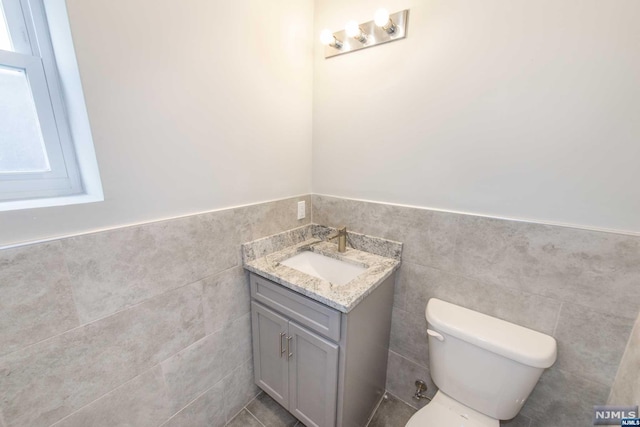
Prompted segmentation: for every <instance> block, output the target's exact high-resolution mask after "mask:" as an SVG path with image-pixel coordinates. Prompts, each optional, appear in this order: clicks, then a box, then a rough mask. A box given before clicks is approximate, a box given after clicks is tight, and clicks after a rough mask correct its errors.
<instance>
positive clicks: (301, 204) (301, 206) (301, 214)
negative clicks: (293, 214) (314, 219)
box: [298, 200, 307, 219]
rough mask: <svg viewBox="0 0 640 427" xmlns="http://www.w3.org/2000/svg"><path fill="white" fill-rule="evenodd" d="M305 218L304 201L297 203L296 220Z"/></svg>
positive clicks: (305, 206) (305, 204)
mask: <svg viewBox="0 0 640 427" xmlns="http://www.w3.org/2000/svg"><path fill="white" fill-rule="evenodd" d="M305 216H307V202H305V201H304V200H303V201H301V202H298V219H304V217H305Z"/></svg>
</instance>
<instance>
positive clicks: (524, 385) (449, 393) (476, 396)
mask: <svg viewBox="0 0 640 427" xmlns="http://www.w3.org/2000/svg"><path fill="white" fill-rule="evenodd" d="M425 314H426V317H427V323H428V329H427V333H428V336H429V338H428V339H429V369H430V373H431V378H432V379H433V382H434V383H435V384H436V385H437V386H438V389H439V390H438V392H437V393H436V395H435V396H434V398H433V400H432V401H431V402H430V403H429V404H428V405H427V406H425V407H424V408H422V409H420V410H419V411H418V412H416V413H415V414H414V415H413V416H412V417H411V419H410V420H409V422H408V423H407V425H406V427H434V426H436V427H498V426H499V425H500V421H499V420H508V419H511V418H513V417H515V416H516V415H517V414H518V412H520V409H521V408H522V405H524V403H525V402H526V400H527V398H528V397H529V394H531V391H532V390H533V388H534V387H535V385H536V384H537V382H538V379H539V378H540V375H542V372H544V370H545V369H546V368H548V367H550V366H551V365H553V364H554V363H555V360H556V356H557V345H556V341H555V339H554V338H552V337H550V336H548V335H545V334H542V333H540V332H536V331H533V330H531V329H528V328H524V327H522V326H518V325H515V324H513V323H509V322H506V321H504V320H500V319H496V318H495V317H491V316H487V315H485V314H482V313H478V312H476V311H473V310H469V309H467V308H464V307H460V306H457V305H455V304H451V303H448V302H445V301H442V300H439V299H436V298H432V299H430V300H429V302H428V303H427V308H426V311H425Z"/></svg>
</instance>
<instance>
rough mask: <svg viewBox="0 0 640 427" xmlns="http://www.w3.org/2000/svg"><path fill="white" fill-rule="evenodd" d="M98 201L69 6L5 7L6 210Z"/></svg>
mask: <svg viewBox="0 0 640 427" xmlns="http://www.w3.org/2000/svg"><path fill="white" fill-rule="evenodd" d="M58 70H62V71H63V72H59V71H58ZM98 200H102V188H101V185H100V178H99V175H98V173H97V164H96V161H95V153H94V151H93V142H92V139H91V132H90V129H89V123H88V118H87V114H86V108H85V105H84V98H83V95H82V88H81V86H80V79H79V74H78V69H77V64H76V61H75V53H74V52H73V44H72V40H71V34H70V30H69V23H68V19H67V16H66V7H65V4H64V0H0V210H12V209H21V208H29V207H41V206H52V205H61V204H71V203H83V202H91V201H98Z"/></svg>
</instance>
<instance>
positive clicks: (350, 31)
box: [344, 21, 362, 38]
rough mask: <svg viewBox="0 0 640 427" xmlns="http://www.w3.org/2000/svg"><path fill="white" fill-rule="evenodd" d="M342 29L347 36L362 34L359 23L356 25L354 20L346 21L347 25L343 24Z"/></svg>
mask: <svg viewBox="0 0 640 427" xmlns="http://www.w3.org/2000/svg"><path fill="white" fill-rule="evenodd" d="M344 31H345V33H347V35H348V36H349V37H356V38H358V37H359V36H360V35H362V31H360V25H358V23H357V22H356V21H349V22H347V25H345V26H344Z"/></svg>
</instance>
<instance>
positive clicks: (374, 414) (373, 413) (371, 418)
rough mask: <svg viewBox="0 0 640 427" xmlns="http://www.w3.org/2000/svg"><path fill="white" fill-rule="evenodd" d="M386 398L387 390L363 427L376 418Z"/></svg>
mask: <svg viewBox="0 0 640 427" xmlns="http://www.w3.org/2000/svg"><path fill="white" fill-rule="evenodd" d="M386 397H387V390H386V389H385V390H384V393H382V397H380V399H378V403H376V407H375V408H374V410H373V412H372V413H371V416H370V417H369V419H368V420H367V424H365V427H369V424H371V420H373V417H375V416H376V413H377V412H378V409H380V405H382V401H383V400H384V399H385V398H386ZM294 427H295V426H294Z"/></svg>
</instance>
